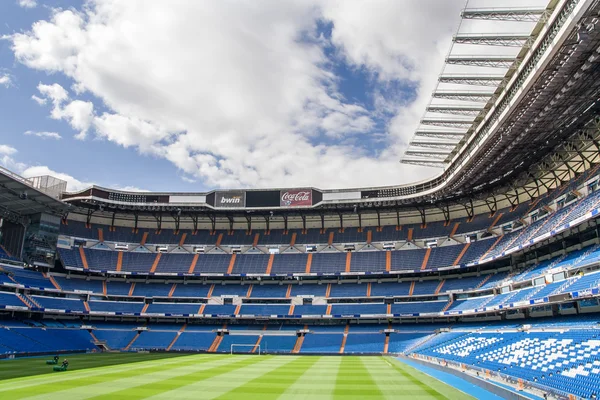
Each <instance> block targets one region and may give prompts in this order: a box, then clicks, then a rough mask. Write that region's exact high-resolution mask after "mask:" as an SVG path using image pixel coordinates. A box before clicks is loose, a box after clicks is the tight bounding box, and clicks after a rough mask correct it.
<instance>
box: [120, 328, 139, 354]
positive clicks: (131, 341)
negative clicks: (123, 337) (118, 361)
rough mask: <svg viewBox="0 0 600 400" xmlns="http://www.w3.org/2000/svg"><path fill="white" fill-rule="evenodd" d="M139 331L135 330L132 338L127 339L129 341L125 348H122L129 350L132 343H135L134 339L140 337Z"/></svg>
mask: <svg viewBox="0 0 600 400" xmlns="http://www.w3.org/2000/svg"><path fill="white" fill-rule="evenodd" d="M140 334H141V332H137V333H136V334H135V336H134V337H133V339H131V340H130V341H129V343H127V346H125V348H124V349H123V350H125V351H129V348H130V347H131V346H132V345H133V343H135V341H136V340H137V339H138V338H139V337H140Z"/></svg>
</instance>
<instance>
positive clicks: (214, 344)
mask: <svg viewBox="0 0 600 400" xmlns="http://www.w3.org/2000/svg"><path fill="white" fill-rule="evenodd" d="M222 341H223V336H221V335H217V337H215V340H213V342H212V344H211V345H210V347H209V348H208V352H209V353H216V352H217V350H218V348H219V345H220V344H221V342H222Z"/></svg>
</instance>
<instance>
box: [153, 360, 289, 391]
mask: <svg viewBox="0 0 600 400" xmlns="http://www.w3.org/2000/svg"><path fill="white" fill-rule="evenodd" d="M241 357H247V358H250V359H252V358H256V359H258V360H259V361H258V362H256V363H254V364H252V365H249V366H246V367H244V368H240V369H237V370H235V371H230V372H227V373H224V374H220V375H217V376H213V377H211V378H209V379H205V380H203V381H200V382H187V384H184V385H181V386H180V387H179V388H177V389H173V390H169V391H166V392H163V393H160V394H158V395H155V396H152V397H148V399H152V400H158V399H167V400H171V399H177V400H180V399H194V400H195V399H198V398H202V399H206V400H208V399H214V398H217V397H219V396H221V395H223V394H224V393H227V392H229V391H230V390H233V389H234V388H236V387H238V386H242V385H244V384H246V383H247V382H250V381H251V380H253V379H256V378H258V377H259V376H262V375H265V374H269V373H270V372H271V371H273V370H275V369H277V368H279V367H280V366H282V365H284V364H288V363H290V362H292V361H294V360H296V359H297V358H298V357H291V356H290V357H287V356H286V357H277V356H241ZM199 394H201V396H199ZM244 398H248V397H244Z"/></svg>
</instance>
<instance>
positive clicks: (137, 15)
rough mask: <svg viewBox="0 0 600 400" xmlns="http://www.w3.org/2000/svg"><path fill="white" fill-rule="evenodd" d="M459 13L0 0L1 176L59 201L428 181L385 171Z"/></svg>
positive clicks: (269, 3) (441, 7)
mask: <svg viewBox="0 0 600 400" xmlns="http://www.w3.org/2000/svg"><path fill="white" fill-rule="evenodd" d="M473 1H474V2H476V3H477V2H478V3H480V4H483V3H484V2H485V1H486V0H473ZM504 1H509V2H510V1H513V0H504ZM515 1H516V0H514V1H513V2H515ZM487 2H488V3H490V2H492V3H494V2H493V1H492V0H487ZM537 2H538V3H540V2H541V0H539V1H537ZM516 3H517V4H519V5H520V4H521V2H520V1H516ZM490 4H491V3H490ZM494 4H495V3H494ZM464 6H465V1H464V0H369V1H366V0H363V1H358V0H356V1H355V0H323V1H317V0H286V1H281V0H253V1H239V0H219V1H202V2H199V1H188V0H170V1H168V2H165V1H161V0H156V1H155V0H127V1H118V0H88V1H86V2H81V1H70V0H52V1H51V0H2V1H1V2H0V22H1V23H0V38H1V40H0V120H1V121H2V123H1V124H0V165H2V166H4V167H5V168H8V169H10V170H12V171H14V172H17V173H20V174H22V175H23V176H26V177H29V176H37V175H45V174H50V175H53V176H56V177H58V178H61V179H65V180H67V182H68V190H70V191H75V190H80V189H83V188H85V187H87V186H90V185H92V184H97V185H101V186H108V187H112V188H115V189H125V190H151V191H175V192H201V191H208V190H212V189H220V188H223V189H227V188H268V187H304V186H314V187H318V188H322V189H334V188H348V187H364V186H380V185H394V184H400V183H408V182H413V181H418V180H422V179H425V178H428V177H431V176H433V175H435V174H437V173H439V172H440V170H436V169H431V168H425V167H417V166H411V165H405V164H401V163H400V162H399V160H400V159H401V157H402V154H403V152H404V150H405V149H406V148H407V146H408V142H409V141H410V139H411V137H412V135H413V133H414V131H415V129H416V128H417V127H418V124H419V120H420V119H421V117H422V116H423V112H424V110H425V107H426V105H427V104H428V103H429V101H430V97H431V92H432V90H433V89H434V88H435V85H436V82H437V77H438V75H439V73H440V71H441V70H442V67H443V65H444V58H445V56H446V55H447V54H448V51H449V49H450V46H451V43H452V41H451V39H452V35H453V34H455V33H456V32H457V28H458V27H459V24H460V12H461V10H462V9H463V7H464ZM488 6H489V4H488Z"/></svg>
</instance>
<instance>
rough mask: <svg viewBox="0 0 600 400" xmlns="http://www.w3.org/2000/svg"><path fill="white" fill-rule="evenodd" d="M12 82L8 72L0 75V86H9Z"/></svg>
mask: <svg viewBox="0 0 600 400" xmlns="http://www.w3.org/2000/svg"><path fill="white" fill-rule="evenodd" d="M11 84H12V79H11V77H10V76H9V75H8V74H3V75H0V86H4V87H9V86H10V85H11Z"/></svg>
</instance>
